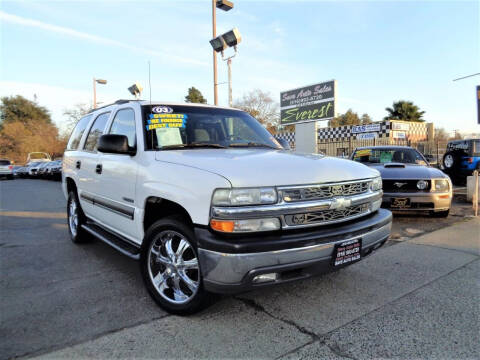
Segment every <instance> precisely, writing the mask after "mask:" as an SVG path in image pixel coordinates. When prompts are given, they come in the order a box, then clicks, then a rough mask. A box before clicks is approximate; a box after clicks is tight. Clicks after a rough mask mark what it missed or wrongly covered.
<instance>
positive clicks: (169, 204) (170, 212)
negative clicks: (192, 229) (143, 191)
mask: <svg viewBox="0 0 480 360" xmlns="http://www.w3.org/2000/svg"><path fill="white" fill-rule="evenodd" d="M144 211H145V212H144V216H143V231H144V232H147V230H148V228H149V227H150V226H151V225H152V224H153V223H154V222H155V221H157V220H160V219H163V218H165V217H168V216H177V217H179V218H181V219H182V220H184V221H186V222H187V225H189V226H192V225H193V221H192V217H191V216H190V214H189V213H188V211H187V210H186V209H185V208H184V207H183V206H182V205H180V204H178V203H176V202H174V201H171V200H168V199H165V198H162V197H159V196H149V197H148V198H147V199H146V200H145V210H144Z"/></svg>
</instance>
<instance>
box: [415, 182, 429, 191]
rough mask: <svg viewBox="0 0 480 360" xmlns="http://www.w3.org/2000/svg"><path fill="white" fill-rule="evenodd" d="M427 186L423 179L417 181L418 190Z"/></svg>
mask: <svg viewBox="0 0 480 360" xmlns="http://www.w3.org/2000/svg"><path fill="white" fill-rule="evenodd" d="M427 186H428V182H426V181H425V180H420V181H419V182H417V188H418V190H425V189H426V188H427Z"/></svg>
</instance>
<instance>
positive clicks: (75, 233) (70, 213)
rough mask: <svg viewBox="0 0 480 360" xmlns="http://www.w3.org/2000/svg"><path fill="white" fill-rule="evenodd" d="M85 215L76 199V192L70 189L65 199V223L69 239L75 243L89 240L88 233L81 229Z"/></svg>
mask: <svg viewBox="0 0 480 360" xmlns="http://www.w3.org/2000/svg"><path fill="white" fill-rule="evenodd" d="M85 222H86V217H85V214H84V213H83V210H82V208H81V206H80V202H79V201H78V196H77V193H76V192H74V191H70V192H69V193H68V200H67V223H68V232H69V234H70V239H71V240H72V241H73V242H74V243H76V244H79V243H84V242H87V241H88V240H90V238H89V236H88V233H87V232H85V230H84V229H82V225H83V224H85Z"/></svg>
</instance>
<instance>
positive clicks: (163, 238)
mask: <svg viewBox="0 0 480 360" xmlns="http://www.w3.org/2000/svg"><path fill="white" fill-rule="evenodd" d="M148 272H149V276H150V280H151V282H152V284H153V286H154V287H155V289H156V290H157V292H158V293H159V294H160V296H162V297H163V298H164V299H165V300H167V301H168V302H171V303H173V304H184V303H186V302H188V301H190V300H191V299H192V298H193V297H194V296H195V295H196V294H197V292H198V289H199V287H200V269H199V267H198V259H197V255H196V253H195V251H194V250H193V247H192V245H191V244H190V242H189V241H188V240H187V238H186V237H185V236H184V235H182V234H180V233H178V232H176V231H173V230H165V231H162V232H161V233H160V234H158V236H157V237H156V238H155V239H154V241H152V244H151V245H150V249H149V252H148Z"/></svg>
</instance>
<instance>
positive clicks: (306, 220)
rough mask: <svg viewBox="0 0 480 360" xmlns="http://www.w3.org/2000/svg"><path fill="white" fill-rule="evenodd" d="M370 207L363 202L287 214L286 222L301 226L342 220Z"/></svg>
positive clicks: (290, 224)
mask: <svg viewBox="0 0 480 360" xmlns="http://www.w3.org/2000/svg"><path fill="white" fill-rule="evenodd" d="M368 209H369V205H368V204H361V205H355V206H350V207H348V208H346V209H344V210H321V211H315V212H311V213H306V214H294V215H285V223H286V224H287V225H289V226H299V225H309V224H316V223H323V222H330V221H335V220H342V219H347V218H350V217H352V216H355V215H360V214H362V213H365V212H367V211H368Z"/></svg>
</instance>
